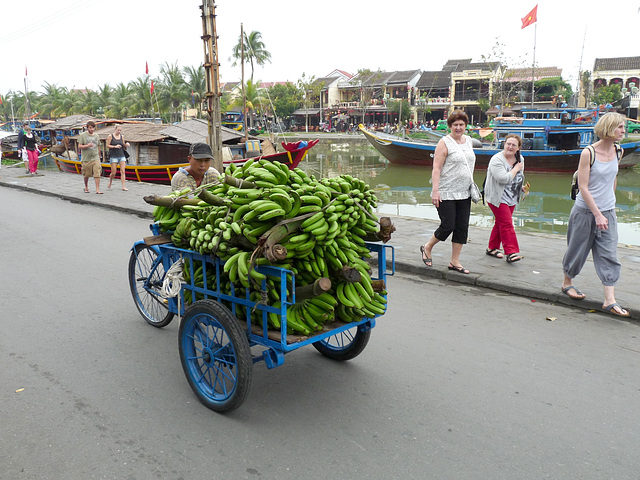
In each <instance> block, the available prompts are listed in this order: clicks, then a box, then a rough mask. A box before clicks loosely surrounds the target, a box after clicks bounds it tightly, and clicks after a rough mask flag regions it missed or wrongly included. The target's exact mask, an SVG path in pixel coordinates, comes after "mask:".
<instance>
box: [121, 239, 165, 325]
mask: <svg viewBox="0 0 640 480" xmlns="http://www.w3.org/2000/svg"><path fill="white" fill-rule="evenodd" d="M158 256H159V254H158V251H157V249H155V248H153V247H150V246H148V245H142V244H140V245H136V246H135V248H134V249H133V250H132V251H131V257H130V258H129V287H130V288H131V295H132V296H133V301H134V302H135V304H136V307H138V311H139V312H140V315H142V317H143V318H144V319H145V320H146V321H147V322H148V323H149V324H150V325H153V326H154V327H158V328H160V327H165V326H167V325H169V323H171V320H172V319H173V316H174V314H173V313H171V312H170V311H169V306H168V301H167V300H166V299H164V298H162V296H161V295H160V290H161V288H162V281H163V280H164V277H165V271H164V266H163V265H162V262H159V261H158V260H159V259H158Z"/></svg>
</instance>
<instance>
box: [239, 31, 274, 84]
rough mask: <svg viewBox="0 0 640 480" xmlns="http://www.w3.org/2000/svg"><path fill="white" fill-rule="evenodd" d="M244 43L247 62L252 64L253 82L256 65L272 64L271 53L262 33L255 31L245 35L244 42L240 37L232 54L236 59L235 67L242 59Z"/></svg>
mask: <svg viewBox="0 0 640 480" xmlns="http://www.w3.org/2000/svg"><path fill="white" fill-rule="evenodd" d="M243 43H244V58H245V62H248V63H250V64H251V81H252V82H253V70H254V67H255V65H264V64H265V63H267V62H269V63H271V53H269V52H268V51H267V50H265V48H264V42H263V41H262V34H261V33H260V32H256V31H253V32H251V33H250V34H249V35H247V34H246V33H244V42H243V41H242V36H240V37H239V38H238V44H237V45H236V46H235V47H233V50H232V52H231V58H233V59H235V60H234V62H233V66H234V67H235V66H236V65H237V63H238V61H239V60H240V59H241V58H242V49H243ZM254 64H255V65H254Z"/></svg>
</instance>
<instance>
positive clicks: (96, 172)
mask: <svg viewBox="0 0 640 480" xmlns="http://www.w3.org/2000/svg"><path fill="white" fill-rule="evenodd" d="M101 174H102V166H101V165H100V161H99V160H91V161H90V162H82V176H83V177H85V178H89V177H94V178H97V177H99V176H100V175H101Z"/></svg>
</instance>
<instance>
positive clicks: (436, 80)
mask: <svg viewBox="0 0 640 480" xmlns="http://www.w3.org/2000/svg"><path fill="white" fill-rule="evenodd" d="M449 85H451V72H448V71H445V70H442V71H432V72H422V75H420V79H419V80H418V83H416V87H417V88H422V89H425V88H444V87H448V86H449Z"/></svg>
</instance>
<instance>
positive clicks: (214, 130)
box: [200, 0, 224, 172]
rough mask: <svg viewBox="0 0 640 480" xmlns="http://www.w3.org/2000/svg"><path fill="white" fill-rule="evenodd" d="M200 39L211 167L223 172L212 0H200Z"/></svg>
mask: <svg viewBox="0 0 640 480" xmlns="http://www.w3.org/2000/svg"><path fill="white" fill-rule="evenodd" d="M200 9H201V10H202V41H203V43H204V71H205V79H206V82H207V93H206V98H207V124H208V127H209V128H208V134H209V138H208V140H209V145H211V150H212V151H213V168H215V169H216V170H218V172H223V171H224V167H223V166H222V142H221V137H222V129H221V128H220V123H221V114H220V62H219V61H218V35H217V33H216V13H215V12H216V5H215V3H214V1H213V0H202V6H201V7H200Z"/></svg>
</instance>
